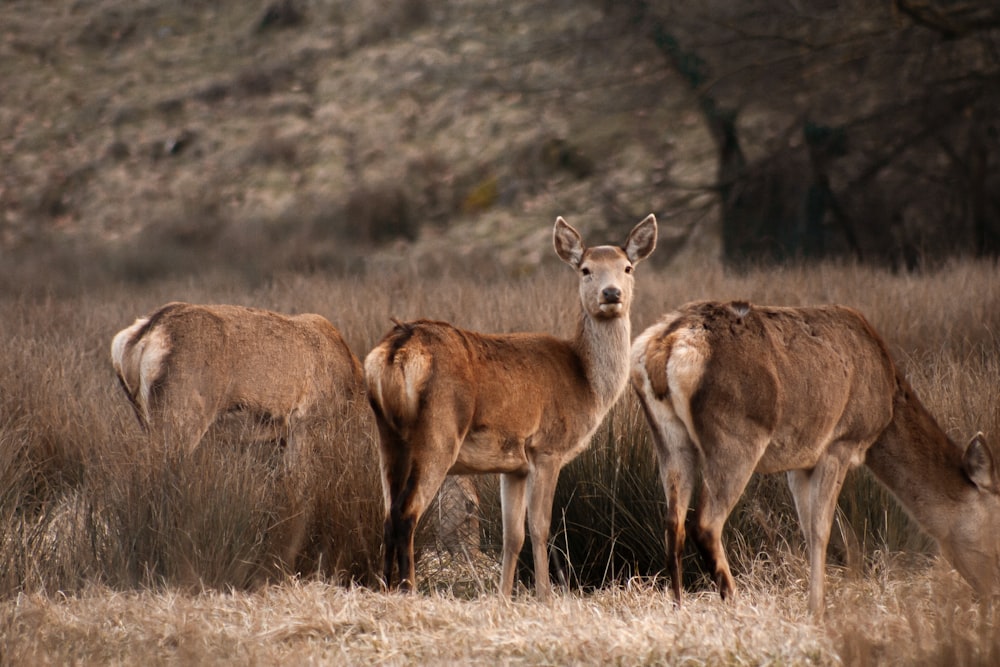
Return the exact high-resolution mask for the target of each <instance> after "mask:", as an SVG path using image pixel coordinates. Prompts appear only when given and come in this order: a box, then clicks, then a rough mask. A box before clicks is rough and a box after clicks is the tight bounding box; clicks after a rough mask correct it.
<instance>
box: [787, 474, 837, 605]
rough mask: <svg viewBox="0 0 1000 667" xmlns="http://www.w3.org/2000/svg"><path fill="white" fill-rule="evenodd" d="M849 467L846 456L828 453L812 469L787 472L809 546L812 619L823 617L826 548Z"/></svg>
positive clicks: (807, 545)
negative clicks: (844, 457) (838, 498)
mask: <svg viewBox="0 0 1000 667" xmlns="http://www.w3.org/2000/svg"><path fill="white" fill-rule="evenodd" d="M849 469H850V465H849V462H848V461H847V460H843V458H842V457H838V456H836V455H834V454H830V455H827V456H825V457H824V458H822V459H821V460H820V461H819V463H818V464H817V465H816V467H815V468H813V469H812V470H790V471H788V475H787V477H788V486H789V488H790V489H791V490H792V497H793V498H794V499H795V510H796V512H797V513H798V515H799V523H800V524H801V525H802V533H803V534H804V535H805V538H806V548H807V549H808V550H809V613H810V614H812V615H813V617H814V618H815V619H816V620H819V619H821V618H823V612H824V610H825V606H826V605H825V602H824V598H825V594H826V590H825V589H826V585H825V575H826V549H827V545H828V544H829V542H830V530H831V529H832V526H833V513H834V511H835V510H836V508H837V497H838V496H839V495H840V489H841V488H842V487H843V485H844V478H845V477H846V476H847V471H848V470H849Z"/></svg>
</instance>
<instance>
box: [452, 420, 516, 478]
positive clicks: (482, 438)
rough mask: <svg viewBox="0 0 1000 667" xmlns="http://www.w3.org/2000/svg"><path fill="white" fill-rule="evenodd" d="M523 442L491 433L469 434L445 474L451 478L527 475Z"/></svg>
mask: <svg viewBox="0 0 1000 667" xmlns="http://www.w3.org/2000/svg"><path fill="white" fill-rule="evenodd" d="M527 440H528V439H527V438H522V437H519V436H516V435H509V434H502V433H496V432H494V431H487V430H476V429H473V430H471V431H469V434H468V435H467V436H466V437H465V441H464V442H462V447H461V448H460V449H459V450H458V458H457V459H456V460H455V463H454V464H453V465H452V467H451V470H449V471H448V472H449V473H451V474H455V475H466V474H470V473H489V472H508V473H510V472H523V473H527V472H528V458H527V456H525V443H526V442H527Z"/></svg>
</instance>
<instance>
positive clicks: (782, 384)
mask: <svg viewBox="0 0 1000 667" xmlns="http://www.w3.org/2000/svg"><path fill="white" fill-rule="evenodd" d="M631 358H632V372H631V382H632V386H633V388H634V389H635V392H636V394H637V395H638V397H639V400H640V403H641V404H642V407H643V410H644V412H645V415H646V418H647V422H648V424H649V427H650V431H651V433H652V437H653V442H654V446H655V448H656V452H657V459H658V462H659V469H660V477H661V481H662V484H663V488H664V492H665V495H666V501H667V516H666V527H667V528H666V536H665V542H666V549H667V567H668V571H669V573H670V576H671V579H672V586H673V593H674V598H675V600H676V601H677V603H678V604H679V603H680V599H681V555H682V552H683V547H684V541H685V536H686V535H685V533H686V531H687V530H688V529H689V528H690V529H691V530H692V531H693V537H694V539H695V541H696V542H697V544H698V546H699V547H700V549H701V552H702V554H703V556H704V557H705V560H706V561H707V565H708V568H709V571H710V572H711V573H712V574H713V576H714V578H715V582H716V584H717V585H718V588H719V592H720V593H721V595H722V597H723V598H727V597H729V596H730V595H732V594H733V592H734V584H733V578H732V575H731V573H730V570H729V564H728V562H727V560H726V556H725V552H724V550H723V547H722V542H721V536H722V528H723V524H724V523H725V521H726V518H727V517H728V516H729V513H730V511H731V510H732V508H733V506H734V505H735V503H736V501H737V500H738V499H739V497H740V495H741V494H742V492H743V490H744V488H745V487H746V484H747V482H748V480H749V478H750V475H751V474H752V473H754V472H760V473H771V472H786V474H787V478H788V484H789V487H790V488H791V491H792V495H793V497H794V499H795V507H796V510H797V512H798V515H799V521H800V524H801V526H802V531H803V533H804V535H805V538H806V544H807V549H808V553H809V562H810V581H809V609H810V611H811V612H812V613H813V614H814V615H815V616H816V617H821V616H822V613H823V608H824V606H823V605H824V603H823V600H824V566H825V558H826V548H827V543H828V541H829V538H830V530H831V526H832V522H833V516H834V511H835V508H836V502H837V496H838V495H839V493H840V489H841V487H842V485H843V482H844V477H845V475H846V474H847V472H848V471H849V470H850V469H851V468H853V467H855V466H858V465H860V464H861V463H866V464H867V465H868V466H869V468H871V470H872V471H873V472H874V473H875V476H876V477H877V478H878V479H879V480H880V481H881V482H882V483H883V484H885V486H886V487H888V488H889V489H890V490H891V491H892V492H893V493H894V494H895V496H896V497H897V498H898V499H899V501H900V502H901V504H902V505H903V507H904V508H906V510H907V511H908V512H909V513H910V514H911V515H912V516H913V517H914V518H915V519H916V520H917V522H918V523H919V524H920V525H921V526H923V528H924V529H925V530H926V531H927V532H928V533H929V534H930V535H931V536H932V537H934V538H935V539H936V540H937V541H938V543H939V544H940V545H941V548H942V552H943V553H944V554H945V555H946V557H948V558H949V560H950V561H951V562H952V563H953V564H954V565H955V567H956V568H957V569H958V571H959V572H960V573H961V574H962V575H963V576H964V577H965V578H966V579H967V580H968V581H969V582H971V583H972V584H973V586H974V587H975V588H976V589H977V590H978V591H979V592H980V593H982V594H984V595H989V596H992V595H996V594H997V593H998V591H1000V494H998V487H997V484H996V480H997V472H996V470H995V468H994V462H993V456H992V453H991V451H990V449H989V447H988V446H987V445H986V443H985V441H984V440H983V438H982V435H981V434H980V435H977V436H976V437H975V438H973V440H972V442H971V443H970V444H969V446H968V447H965V448H962V447H959V446H957V445H955V444H954V443H953V442H952V441H951V440H949V439H948V437H947V436H946V435H945V433H944V432H943V431H942V429H941V428H940V427H939V426H938V424H937V423H936V422H935V421H934V419H933V417H932V416H931V415H930V414H929V413H928V412H927V410H926V409H925V408H924V406H923V405H922V404H921V403H920V401H919V399H918V398H917V397H916V395H914V393H913V390H912V389H911V388H910V386H909V384H907V382H906V380H905V378H904V377H903V376H902V374H901V373H900V372H899V370H898V369H897V367H896V366H895V364H894V363H893V361H892V359H891V357H890V355H889V352H888V349H887V347H886V345H885V343H884V342H883V341H882V339H881V338H880V337H879V335H878V334H877V333H876V332H875V330H874V329H873V328H872V327H871V326H870V325H869V324H868V322H867V321H866V320H865V319H864V317H862V315H861V314H860V313H858V312H857V311H855V310H852V309H850V308H847V307H843V306H823V307H815V308H771V307H762V306H751V305H750V304H748V303H745V302H733V303H712V302H696V303H690V304H687V305H684V306H682V307H680V308H679V309H677V310H676V311H674V312H672V313H669V314H667V315H666V316H664V317H663V318H662V319H661V320H660V321H659V322H658V323H656V324H654V325H652V326H651V327H649V328H648V329H647V330H646V331H644V332H643V333H642V334H641V335H639V337H638V338H637V339H636V340H635V342H634V344H633V347H632V354H631ZM699 479H700V489H699V496H698V501H697V506H696V507H695V512H694V516H693V517H692V518H691V520H690V525H686V522H685V519H686V516H687V510H688V505H689V504H690V502H691V498H692V494H693V491H694V487H695V485H696V483H697V480H699Z"/></svg>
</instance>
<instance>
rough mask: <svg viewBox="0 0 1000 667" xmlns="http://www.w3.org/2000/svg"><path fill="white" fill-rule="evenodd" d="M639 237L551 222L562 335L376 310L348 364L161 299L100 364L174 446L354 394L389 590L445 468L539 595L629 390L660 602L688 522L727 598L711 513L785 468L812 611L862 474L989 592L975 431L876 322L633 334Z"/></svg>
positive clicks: (408, 581) (993, 498) (998, 577)
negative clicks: (935, 398) (842, 508)
mask: <svg viewBox="0 0 1000 667" xmlns="http://www.w3.org/2000/svg"><path fill="white" fill-rule="evenodd" d="M656 236H657V227H656V219H655V217H654V216H653V215H650V216H648V217H647V218H646V219H644V220H643V221H642V222H640V223H639V224H638V225H636V226H635V227H634V228H633V229H632V231H631V233H630V234H629V235H628V238H627V239H626V240H625V242H624V244H623V245H621V246H614V245H599V246H593V247H588V246H586V245H585V244H584V242H583V240H582V239H581V237H580V234H579V233H578V232H577V231H576V230H575V229H574V228H573V227H571V226H570V225H569V224H568V223H566V221H565V220H563V219H562V218H561V217H560V218H558V219H557V220H556V222H555V228H554V230H553V244H554V247H555V251H556V254H557V255H558V256H559V257H560V259H562V260H563V261H564V262H566V263H567V264H568V265H569V266H570V267H571V268H572V269H573V271H574V272H575V273H576V276H577V279H578V284H579V299H580V316H579V323H578V326H577V330H576V334H575V335H574V336H573V337H572V338H569V339H560V338H556V337H553V336H550V335H548V334H544V333H514V334H486V333H478V332H475V331H469V330H466V329H460V328H458V327H455V326H453V325H451V324H449V323H447V322H439V321H432V320H416V321H410V322H399V321H396V320H393V326H392V328H391V329H390V330H389V331H388V332H387V333H386V334H385V336H384V337H383V338H382V339H381V341H379V342H378V343H377V344H376V345H375V347H374V349H372V350H371V352H370V353H369V354H368V355H367V357H366V358H365V359H364V362H363V364H362V363H361V362H359V359H358V358H357V357H356V356H355V355H354V354H353V353H352V352H351V350H350V348H349V347H348V345H347V344H346V343H345V341H344V339H343V338H342V337H341V335H340V333H339V332H338V331H337V329H336V328H335V327H334V326H333V325H332V324H331V323H330V322H329V321H328V320H326V319H325V318H323V317H322V316H320V315H298V316H295V317H289V316H285V315H280V314H277V313H273V312H269V311H266V310H260V309H254V308H244V307H240V306H226V305H211V306H206V305H191V304H185V303H169V304H167V305H165V306H162V307H161V308H159V309H157V310H156V311H154V312H153V313H151V314H149V315H147V316H145V317H141V318H139V319H137V320H136V322H135V323H134V324H132V325H131V326H129V327H127V328H125V329H123V330H122V331H120V332H119V333H117V334H116V335H115V336H114V338H113V340H112V342H111V358H112V362H113V366H114V369H115V372H116V374H117V376H118V379H119V381H120V383H121V386H122V388H123V390H124V392H125V394H126V395H127V397H128V399H129V401H130V403H131V405H132V407H133V408H134V410H135V413H136V415H137V417H138V419H139V422H140V424H141V426H142V427H143V429H144V430H146V431H147V432H148V433H149V434H150V436H151V437H153V438H156V439H157V440H158V441H159V442H161V443H165V444H166V445H167V446H168V447H171V448H177V449H180V450H185V451H192V450H194V449H195V448H197V447H198V445H199V443H200V441H201V440H202V438H203V437H204V436H205V434H206V432H207V430H208V429H209V428H210V427H211V425H212V424H213V423H214V422H215V421H216V420H218V419H219V418H220V417H222V416H223V415H225V414H227V413H230V412H234V411H241V412H245V413H248V414H250V415H252V416H253V417H255V418H256V420H257V421H258V423H260V424H262V425H265V426H266V427H267V428H269V429H271V431H272V435H273V439H275V440H278V441H281V442H283V443H284V444H286V446H287V448H286V456H289V455H291V453H292V452H294V451H296V450H297V449H298V448H299V447H300V446H301V443H300V442H299V440H300V439H301V438H302V437H303V434H312V435H315V434H316V433H317V432H319V433H320V437H322V429H319V430H318V431H317V429H315V428H313V429H309V428H304V427H303V424H308V423H310V421H314V422H315V421H316V420H319V421H318V423H320V424H321V423H322V420H323V419H326V418H329V417H331V416H336V415H337V414H343V413H345V412H346V411H348V410H352V409H358V408H357V404H358V403H359V402H361V401H359V399H362V398H363V397H367V401H368V403H369V405H370V409H371V411H372V412H373V413H374V418H375V423H376V424H377V428H378V435H379V460H380V470H381V481H382V490H383V498H384V503H385V520H384V572H383V576H384V579H383V583H384V585H385V586H386V587H389V588H393V587H396V586H398V587H399V588H401V589H404V590H408V589H412V588H413V587H414V586H415V583H416V580H415V572H414V565H415V560H414V532H415V528H416V526H417V524H418V522H419V521H420V518H421V516H422V515H423V513H424V512H425V511H426V510H427V509H428V506H429V504H430V503H431V501H432V500H433V498H434V497H435V494H436V493H437V492H438V490H439V488H440V487H441V485H442V483H443V481H444V479H445V477H446V476H447V475H457V474H481V473H498V474H499V477H500V499H501V508H502V517H503V520H502V524H503V548H502V566H501V577H500V591H501V593H502V594H503V595H504V596H510V595H511V594H512V592H513V586H514V577H515V570H516V564H517V557H518V554H519V552H520V550H521V547H522V545H523V543H524V537H525V523H527V528H528V532H529V535H530V538H531V546H532V553H533V557H534V568H535V583H536V591H537V595H538V597H539V598H546V597H548V596H550V595H551V585H550V582H549V566H548V539H549V529H550V524H551V518H552V517H551V515H552V505H553V496H554V493H555V489H556V482H557V479H558V477H559V472H560V470H561V469H562V467H563V466H564V465H566V463H568V462H569V461H570V460H572V459H573V458H574V457H576V456H577V455H578V454H580V452H581V451H583V450H584V449H585V448H586V447H587V446H588V444H589V442H590V440H591V437H592V436H593V434H594V432H595V431H596V429H597V428H598V426H599V425H600V424H601V422H602V421H603V419H604V417H605V416H606V415H607V414H608V411H609V410H610V409H611V407H612V406H613V405H614V404H615V403H616V402H617V401H618V400H619V398H620V397H621V395H622V394H623V393H624V391H625V388H626V386H627V385H629V384H631V386H632V389H633V390H634V394H635V396H636V398H637V400H638V402H639V404H640V405H641V407H642V410H643V412H644V414H645V417H646V421H647V422H648V427H649V431H650V434H651V436H652V441H653V445H654V449H655V452H656V458H657V462H658V466H659V476H660V480H661V482H662V486H663V491H664V495H665V500H666V506H665V507H666V509H665V512H666V522H665V523H666V534H665V540H664V541H665V547H666V563H667V571H668V574H669V576H670V581H671V585H672V591H673V597H674V600H675V602H676V604H678V605H679V604H680V603H681V588H682V585H681V581H682V580H681V561H682V554H683V550H684V543H685V538H686V535H687V533H688V532H691V535H692V537H693V539H694V542H695V544H696V545H697V546H698V547H699V550H700V552H701V554H702V556H703V558H704V560H705V563H706V566H707V568H708V571H709V573H710V574H711V576H712V577H713V578H714V581H715V584H716V586H717V588H718V591H719V593H720V595H721V596H722V598H723V599H727V598H730V597H731V596H732V595H733V593H734V592H735V584H734V580H733V576H732V573H731V572H730V568H729V564H728V561H727V559H726V554H725V550H724V548H723V544H722V530H723V527H724V525H725V522H726V519H727V518H728V516H729V513H730V512H731V511H732V509H733V507H734V505H735V504H736V502H737V500H738V499H739V498H740V496H741V494H742V493H743V490H744V488H745V487H746V485H747V482H748V481H749V479H750V477H751V475H752V474H753V473H755V472H757V473H773V472H784V473H785V474H786V476H787V480H788V485H789V487H790V489H791V492H792V496H793V498H794V501H795V508H796V511H797V514H798V517H799V522H800V524H801V529H802V532H803V534H804V536H805V540H806V546H807V551H808V557H809V564H810V578H809V598H808V607H809V610H810V612H811V613H812V614H813V615H814V616H815V617H817V618H819V617H821V616H822V614H823V609H824V566H825V559H826V549H827V543H828V541H829V538H830V531H831V527H832V522H833V518H834V512H835V509H836V503H837V497H838V495H839V492H840V489H841V486H842V485H843V483H844V478H845V475H846V474H847V472H848V471H849V470H851V469H852V468H854V467H856V466H859V465H861V464H865V465H867V466H868V467H869V468H870V469H871V470H872V472H873V473H874V475H875V476H876V478H877V479H878V480H879V481H881V482H882V483H883V484H884V485H885V486H886V487H887V488H888V489H889V490H890V491H891V492H892V493H893V494H894V495H895V497H896V498H897V499H898V500H899V501H900V503H901V504H902V506H903V507H904V508H905V509H906V510H907V511H908V513H909V514H910V515H911V516H912V517H913V518H914V519H916V521H917V522H918V523H919V525H920V526H922V527H923V529H924V530H925V531H926V532H927V533H928V534H929V535H931V536H932V537H933V538H934V539H935V540H936V541H937V542H938V544H939V545H940V548H941V551H942V554H943V555H944V556H945V557H946V558H947V559H948V561H950V563H951V564H952V565H954V567H955V568H956V569H957V570H958V572H959V573H960V574H961V575H962V576H963V577H964V578H965V579H966V580H967V581H968V582H969V583H970V584H971V585H972V587H973V588H974V589H975V590H976V592H977V593H978V594H979V595H980V596H981V597H982V598H984V599H987V600H988V599H992V598H994V597H996V596H1000V477H998V470H997V468H996V462H995V460H994V457H993V453H992V451H991V449H990V447H989V446H988V445H987V444H986V442H985V440H984V438H983V436H982V434H977V435H976V436H975V437H974V438H972V440H971V441H970V442H969V444H968V445H967V446H965V447H961V446H959V445H956V444H955V443H954V442H952V441H951V440H950V439H949V438H948V436H947V435H946V434H945V432H944V431H943V429H942V428H941V427H940V426H939V425H938V424H937V422H936V421H935V420H934V418H933V417H932V416H931V415H930V413H929V412H928V411H927V410H926V408H924V406H923V405H922V404H921V402H920V400H919V399H918V398H917V397H916V395H915V394H914V393H913V390H912V389H911V387H910V386H909V384H908V383H907V381H906V379H905V378H904V377H903V374H902V373H901V372H900V371H899V369H898V368H897V366H896V365H895V363H894V362H893V360H892V358H891V356H890V354H889V352H888V349H887V346H886V344H885V343H884V342H883V341H882V339H881V338H880V336H879V334H878V333H876V332H875V330H874V329H873V328H872V327H871V325H869V323H868V322H867V321H866V320H865V318H864V317H863V316H862V315H861V314H860V313H859V312H857V311H855V310H853V309H851V308H848V307H844V306H820V307H812V308H779V307H767V306H758V305H754V304H750V303H747V302H742V301H734V302H709V301H700V302H694V303H689V304H686V305H682V306H680V307H679V308H678V309H677V310H674V311H673V312H670V313H667V314H666V315H664V316H663V317H662V318H661V319H660V320H659V321H658V322H656V323H654V324H653V325H652V326H650V327H649V328H648V329H646V330H645V331H644V332H642V333H641V334H639V336H638V337H637V338H635V340H634V341H633V340H632V335H631V325H630V319H629V311H630V308H631V304H632V299H633V288H634V280H635V277H634V272H635V268H636V265H637V264H639V262H641V261H642V260H643V259H645V258H646V257H648V256H649V255H650V253H652V252H653V249H654V248H655V246H656ZM362 409H367V408H362ZM692 500H694V507H693V512H691V513H690V514H689V506H690V505H691V504H692ZM394 572H398V577H396V576H394Z"/></svg>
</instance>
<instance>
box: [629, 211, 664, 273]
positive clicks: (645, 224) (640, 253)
mask: <svg viewBox="0 0 1000 667" xmlns="http://www.w3.org/2000/svg"><path fill="white" fill-rule="evenodd" d="M655 247H656V216H655V215H653V214H652V213H650V214H649V215H647V216H646V219H645V220H643V221H642V222H640V223H639V224H638V225H636V226H635V227H634V228H633V229H632V231H631V232H629V235H628V239H627V240H626V241H625V255H626V256H627V257H628V259H629V261H630V262H632V263H633V264H636V263H638V262H640V261H642V260H644V259H646V258H647V257H649V253H651V252H653V249H654V248H655Z"/></svg>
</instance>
